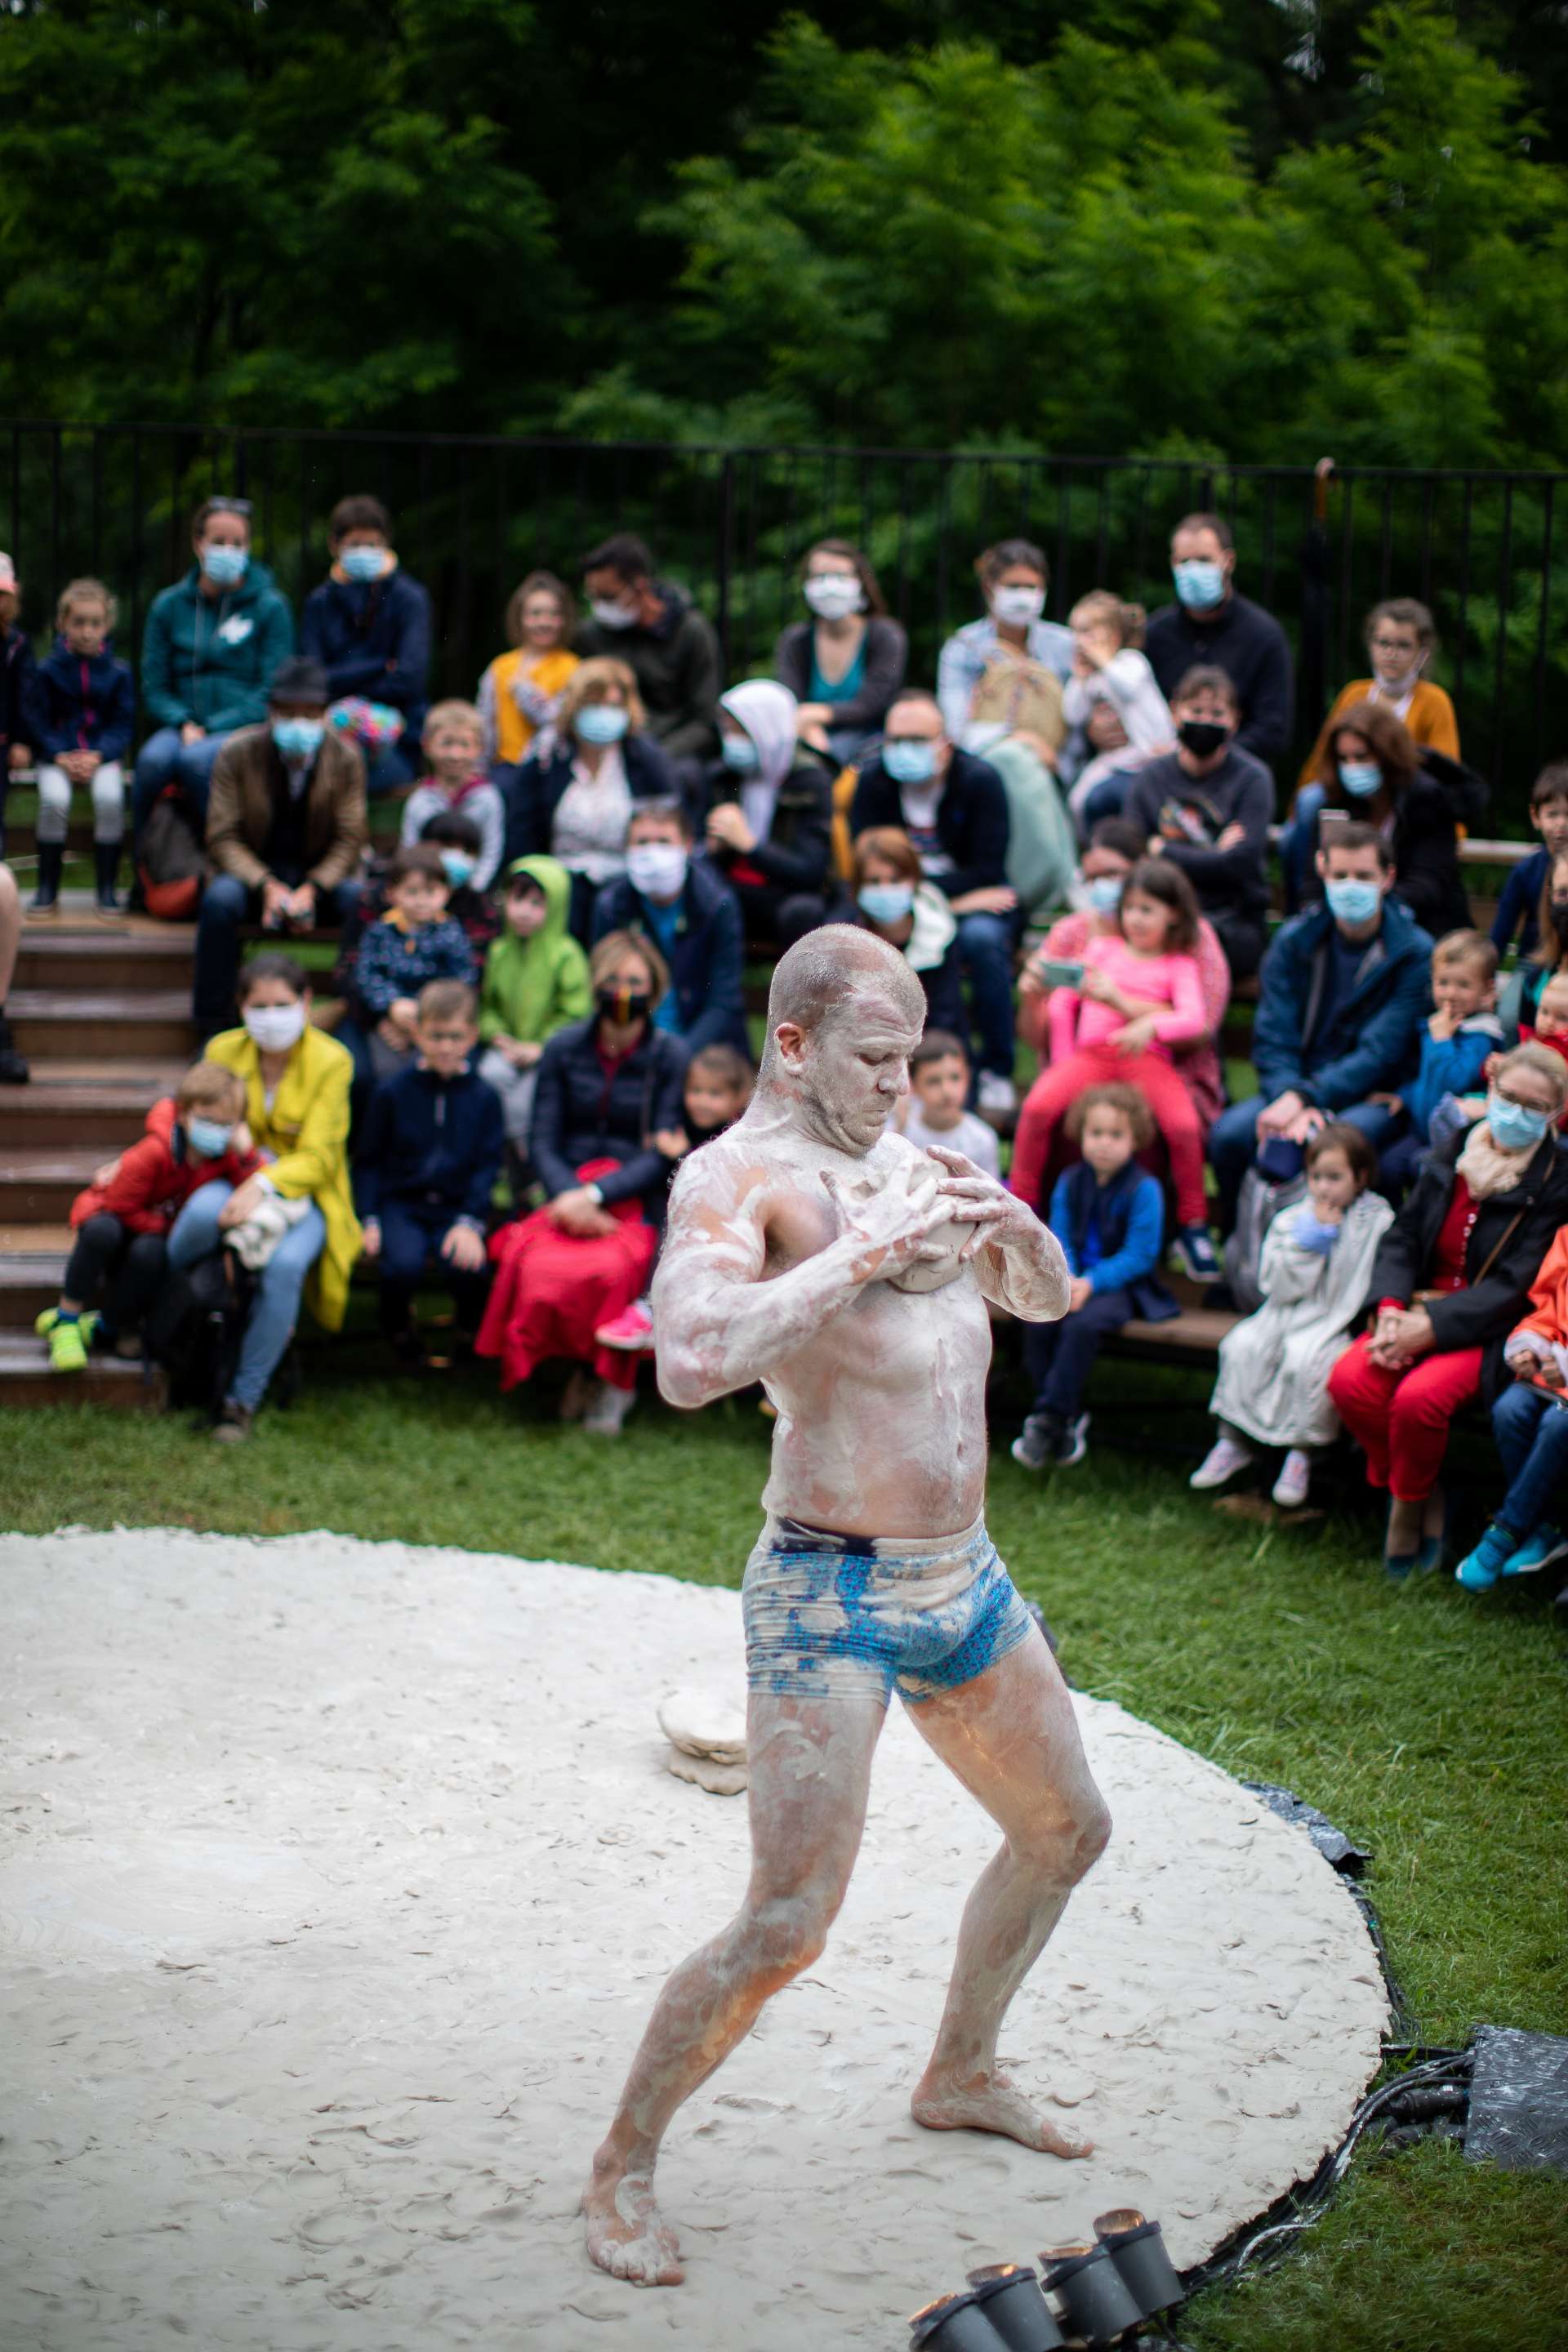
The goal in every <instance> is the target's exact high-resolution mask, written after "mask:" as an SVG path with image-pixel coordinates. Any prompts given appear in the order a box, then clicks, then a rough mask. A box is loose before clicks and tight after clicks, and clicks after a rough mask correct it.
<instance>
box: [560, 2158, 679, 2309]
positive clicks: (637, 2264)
mask: <svg viewBox="0 0 1568 2352" xmlns="http://www.w3.org/2000/svg"><path fill="white" fill-rule="evenodd" d="M583 2210H584V2213H585V2214H586V2216H587V2219H588V2254H589V2258H590V2260H591V2261H593V2262H595V2263H598V2265H599V2268H600V2269H601V2270H602V2271H608V2272H609V2273H610V2276H611V2277H612V2278H621V2279H625V2280H626V2282H627V2284H629V2285H631V2286H679V2284H680V2282H681V2280H682V2279H683V2278H684V2277H685V2276H686V2272H685V2270H684V2268H683V2267H682V2265H681V2260H680V2245H679V2240H678V2239H677V2237H676V2234H675V2231H673V2230H672V2229H671V2228H670V2227H669V2225H668V2222H666V2221H664V2220H662V2219H661V2217H660V2214H659V2210H658V2204H657V2203H656V2201H655V2199H654V2193H653V2175H652V2174H651V2173H647V2172H616V2171H612V2170H609V2169H605V2168H601V2167H600V2165H599V2164H598V2163H597V2162H596V2161H595V2166H594V2170H593V2173H592V2175H591V2177H590V2179H589V2181H588V2186H587V2187H586V2189H584V2191H583Z"/></svg>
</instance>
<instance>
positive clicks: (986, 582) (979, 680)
mask: <svg viewBox="0 0 1568 2352" xmlns="http://www.w3.org/2000/svg"><path fill="white" fill-rule="evenodd" d="M974 572H975V577H976V579H977V580H978V581H979V583H980V590H981V593H982V595H983V596H984V600H985V613H984V617H983V618H982V619H980V620H978V621H969V622H966V623H965V625H964V626H963V628H962V629H959V630H958V631H956V632H955V634H954V635H952V636H951V637H949V639H948V640H947V643H946V644H945V645H944V646H943V647H942V652H941V654H940V655H939V656H938V658H937V667H936V698H937V701H938V702H939V703H940V704H941V706H942V723H943V725H944V726H945V728H946V729H947V732H948V735H949V737H950V739H951V740H952V742H954V743H955V744H957V745H958V746H959V747H960V749H961V750H963V751H989V750H990V749H991V747H992V745H993V744H994V743H996V742H999V741H1000V740H1001V739H1002V737H1003V736H1004V735H1005V734H1008V733H1012V734H1014V735H1016V736H1017V737H1018V739H1019V740H1022V741H1023V742H1024V743H1025V745H1026V748H1027V749H1029V750H1031V751H1033V752H1034V753H1035V756H1036V757H1037V759H1038V760H1040V761H1042V762H1043V763H1044V764H1045V765H1046V766H1047V767H1054V766H1055V765H1056V764H1057V759H1058V752H1059V751H1060V750H1061V746H1062V742H1063V740H1064V737H1065V733H1066V729H1065V724H1064V722H1063V720H1062V717H1061V694H1060V689H1061V688H1063V687H1065V686H1066V684H1067V682H1068V679H1069V678H1070V677H1071V676H1072V664H1073V636H1072V631H1071V630H1070V629H1064V628H1063V627H1062V625H1061V624H1060V623H1059V622H1058V621H1047V619H1046V618H1045V610H1046V590H1047V585H1048V583H1049V578H1050V573H1049V570H1048V567H1047V562H1046V559H1045V555H1044V553H1043V552H1042V551H1041V550H1040V549H1039V548H1037V546H1036V545H1035V544H1034V542H1033V541H1031V540H1027V539H1004V540H999V541H997V543H996V544H995V546H994V547H988V548H986V550H985V551H984V554H982V555H980V556H978V557H977V558H976V559H975V564H974ZM1031 669H1034V670H1037V671H1038V672H1040V673H1041V677H1040V678H1039V679H1038V680H1037V681H1033V683H1035V684H1036V685H1037V688H1038V692H1037V697H1036V700H1035V703H1034V705H1033V707H1032V708H1031V709H1030V710H1029V711H1028V712H1027V713H1023V714H1020V715H1019V716H1018V717H1017V718H1016V721H1015V723H1014V724H1013V725H1011V726H1009V723H1008V721H1007V719H1006V718H1005V715H1004V714H1003V713H1002V711H1001V709H999V708H992V707H991V704H992V703H993V702H994V698H995V693H996V691H997V688H998V685H1005V680H1006V678H1007V677H1008V675H1009V674H1010V673H1012V672H1016V673H1017V676H1018V677H1019V678H1020V679H1025V678H1026V677H1027V674H1028V672H1029V671H1030V670H1031ZM1053 679H1054V680H1055V682H1056V688H1057V692H1056V695H1055V698H1054V700H1053V698H1052V696H1051V693H1050V687H1049V681H1050V680H1053ZM988 681H991V682H993V683H989V684H988ZM977 699H978V700H980V701H981V702H982V703H983V704H984V705H985V708H984V709H981V710H979V711H977V709H976V703H977Z"/></svg>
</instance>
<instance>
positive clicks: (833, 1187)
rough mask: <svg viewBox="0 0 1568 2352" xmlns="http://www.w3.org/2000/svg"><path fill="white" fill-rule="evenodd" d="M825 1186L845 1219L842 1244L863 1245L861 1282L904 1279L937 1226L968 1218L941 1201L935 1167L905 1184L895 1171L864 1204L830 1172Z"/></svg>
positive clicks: (918, 1172) (912, 1175)
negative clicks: (846, 1241) (849, 1194)
mask: <svg viewBox="0 0 1568 2352" xmlns="http://www.w3.org/2000/svg"><path fill="white" fill-rule="evenodd" d="M822 1181H823V1184H824V1186H825V1187H826V1191H827V1193H828V1196H829V1198H830V1199H831V1200H832V1202H833V1203H834V1205H835V1207H836V1208H837V1211H838V1213H839V1215H840V1217H841V1218H842V1219H843V1223H842V1224H841V1226H840V1228H839V1239H840V1240H841V1241H843V1240H848V1241H853V1242H855V1243H857V1244H859V1251H858V1257H857V1261H856V1265H855V1274H856V1277H857V1279H858V1280H859V1281H862V1282H875V1281H886V1280H887V1279H888V1277H889V1276H890V1275H894V1274H901V1273H902V1272H903V1269H904V1268H905V1266H907V1265H912V1264H913V1263H914V1261H915V1259H916V1258H917V1257H919V1255H920V1254H921V1244H922V1243H924V1242H925V1241H926V1240H927V1239H928V1238H929V1236H930V1235H931V1234H933V1233H934V1232H935V1231H936V1228H937V1227H938V1225H941V1224H945V1223H947V1221H948V1219H949V1218H950V1217H952V1216H954V1215H957V1216H962V1215H963V1210H962V1209H961V1208H959V1207H957V1206H956V1205H955V1203H953V1202H951V1201H948V1200H944V1199H943V1198H942V1194H941V1192H939V1190H938V1186H939V1184H940V1181H941V1179H940V1177H939V1175H938V1173H937V1170H936V1168H935V1166H934V1164H933V1165H932V1166H931V1169H930V1170H929V1171H927V1170H925V1169H917V1170H913V1171H911V1172H910V1176H909V1177H908V1178H906V1179H905V1181H902V1182H900V1180H899V1172H898V1171H894V1173H893V1174H892V1175H891V1177H890V1178H889V1181H888V1182H887V1183H885V1184H883V1185H882V1186H880V1187H879V1190H878V1191H877V1192H872V1193H870V1194H869V1195H868V1197H867V1198H866V1199H864V1200H852V1199H851V1198H850V1197H849V1196H848V1194H847V1193H846V1192H844V1191H843V1190H842V1189H841V1188H840V1185H839V1182H838V1180H837V1177H836V1176H835V1175H834V1173H833V1171H832V1170H831V1169H825V1170H824V1171H823V1177H822Z"/></svg>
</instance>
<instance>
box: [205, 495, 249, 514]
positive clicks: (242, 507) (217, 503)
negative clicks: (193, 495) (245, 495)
mask: <svg viewBox="0 0 1568 2352" xmlns="http://www.w3.org/2000/svg"><path fill="white" fill-rule="evenodd" d="M206 507H207V512H208V514H237V515H248V514H249V512H250V500H249V499H208V500H207V502H206Z"/></svg>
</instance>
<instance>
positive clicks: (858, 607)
mask: <svg viewBox="0 0 1568 2352" xmlns="http://www.w3.org/2000/svg"><path fill="white" fill-rule="evenodd" d="M801 593H802V595H803V596H804V597H805V602H806V605H807V607H808V609H809V611H810V614H811V618H810V619H809V620H808V621H796V622H795V623H794V625H792V626H791V627H789V628H787V629H785V631H784V635H782V636H781V637H780V639H779V641H778V644H777V645H776V646H775V647H774V648H773V669H774V671H775V673H776V675H777V676H778V677H779V679H780V682H781V683H782V684H783V685H784V686H787V687H788V688H789V690H790V692H791V693H792V694H793V695H794V696H795V702H796V705H797V708H796V710H795V731H796V732H797V734H799V735H800V736H801V737H802V739H803V740H805V742H807V743H811V744H815V746H816V749H817V750H818V751H827V752H830V753H831V754H832V756H833V758H834V759H836V760H838V761H854V760H857V759H858V758H859V757H860V755H861V754H862V753H863V752H864V751H866V750H867V749H868V746H869V745H870V744H872V743H873V742H875V740H876V739H877V737H878V735H879V733H880V732H881V728H882V721H883V719H885V718H886V717H887V715H888V711H889V706H890V705H891V703H892V701H893V698H894V697H895V696H896V695H897V693H898V691H899V688H900V687H901V686H902V685H903V682H904V669H905V666H906V665H907V663H908V661H909V655H910V646H909V639H908V638H907V637H906V636H905V635H904V632H903V631H902V629H901V628H900V626H899V625H898V623H897V621H892V620H889V617H888V607H887V604H885V602H884V601H883V597H882V591H881V589H880V587H879V585H878V582H877V575H876V573H875V572H873V571H872V569H871V566H870V564H869V563H868V561H867V559H866V557H865V556H864V555H863V554H862V553H861V551H860V550H859V549H858V547H853V546H851V545H850V543H849V541H847V539H819V540H818V541H817V542H816V545H815V547H810V548H808V549H807V550H806V553H805V562H804V563H803V564H802V566H801Z"/></svg>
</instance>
